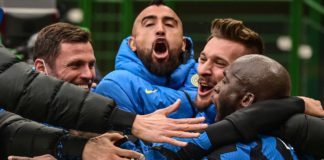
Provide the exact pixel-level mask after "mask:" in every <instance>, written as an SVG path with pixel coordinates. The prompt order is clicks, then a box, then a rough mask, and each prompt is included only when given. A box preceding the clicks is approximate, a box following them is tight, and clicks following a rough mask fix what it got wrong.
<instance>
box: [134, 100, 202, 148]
mask: <svg viewBox="0 0 324 160" xmlns="http://www.w3.org/2000/svg"><path fill="white" fill-rule="evenodd" d="M180 103H181V101H180V100H177V101H176V102H175V103H173V104H172V105H170V106H169V107H167V108H164V109H160V110H157V111H155V112H153V113H151V114H147V115H137V116H136V118H135V121H134V123H133V127H132V133H133V135H135V136H136V137H138V138H141V139H143V140H145V141H149V142H166V143H170V144H173V145H177V146H181V147H183V146H185V145H187V143H186V142H181V141H178V140H175V139H172V137H183V138H191V137H198V136H199V133H193V132H187V131H196V130H203V129H206V128H207V124H201V122H203V121H204V120H205V118H204V117H200V118H185V119H172V118H168V117H167V116H168V115H169V114H170V113H172V112H174V111H175V110H177V109H178V108H179V106H180Z"/></svg>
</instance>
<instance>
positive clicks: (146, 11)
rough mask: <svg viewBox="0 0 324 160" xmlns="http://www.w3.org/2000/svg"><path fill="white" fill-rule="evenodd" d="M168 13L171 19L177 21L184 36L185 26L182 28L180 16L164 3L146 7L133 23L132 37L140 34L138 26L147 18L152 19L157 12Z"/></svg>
mask: <svg viewBox="0 0 324 160" xmlns="http://www.w3.org/2000/svg"><path fill="white" fill-rule="evenodd" d="M157 9H158V10H160V11H163V12H166V13H168V14H169V15H168V16H169V17H170V18H172V19H175V20H176V21H177V23H178V24H179V26H180V29H181V30H180V33H181V34H182V35H183V26H182V22H181V20H180V18H179V16H178V15H177V14H176V13H175V12H174V11H173V10H172V9H171V8H170V7H168V6H166V5H164V4H163V3H161V4H159V3H158V4H151V5H150V6H148V7H146V8H145V9H143V10H142V11H141V12H140V14H139V15H138V16H137V17H136V19H135V21H134V23H133V28H132V36H135V35H136V33H137V32H138V26H140V25H141V23H142V21H143V20H145V18H146V17H148V18H150V17H152V15H153V16H154V15H155V14H157V13H156V12H160V11H157Z"/></svg>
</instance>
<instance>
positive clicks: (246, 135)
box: [173, 97, 304, 159]
mask: <svg viewBox="0 0 324 160" xmlns="http://www.w3.org/2000/svg"><path fill="white" fill-rule="evenodd" d="M303 112H304V102H303V101H302V100H301V99H299V98H296V97H289V98H285V99H280V100H268V101H263V102H258V103H254V104H253V105H252V106H250V107H246V108H244V109H241V110H238V111H236V112H234V113H233V114H231V115H229V116H227V117H226V118H225V119H224V120H222V121H220V122H217V123H214V124H212V125H210V126H208V128H207V129H206V133H207V136H206V134H205V133H203V134H201V135H200V136H199V137H198V138H194V140H193V141H191V142H189V143H188V145H187V146H185V147H183V148H181V149H180V150H178V151H177V154H173V155H176V156H175V157H176V158H175V159H201V158H202V157H203V156H206V155H207V154H209V153H210V152H211V151H213V150H214V149H217V148H219V147H221V146H224V145H228V144H232V143H236V142H239V141H245V142H248V141H250V140H253V139H254V138H256V137H257V133H258V132H265V131H270V130H273V129H275V128H278V127H279V126H280V125H281V124H282V123H284V122H285V121H286V120H287V119H288V118H289V117H291V116H292V115H293V114H296V113H303ZM192 142H198V143H192ZM192 153H195V154H192Z"/></svg>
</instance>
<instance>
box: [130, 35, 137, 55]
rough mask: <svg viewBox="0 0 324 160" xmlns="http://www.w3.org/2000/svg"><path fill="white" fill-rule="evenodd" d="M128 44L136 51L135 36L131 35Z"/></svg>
mask: <svg viewBox="0 0 324 160" xmlns="http://www.w3.org/2000/svg"><path fill="white" fill-rule="evenodd" d="M128 45H129V47H130V48H131V50H132V51H133V52H136V49H137V48H136V45H135V40H134V37H133V36H132V37H130V38H129V40H128Z"/></svg>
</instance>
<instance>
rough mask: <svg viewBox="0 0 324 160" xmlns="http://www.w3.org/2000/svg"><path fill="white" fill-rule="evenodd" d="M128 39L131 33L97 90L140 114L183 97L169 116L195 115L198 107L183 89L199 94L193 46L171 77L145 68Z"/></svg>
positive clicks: (191, 94) (192, 94) (184, 116)
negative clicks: (195, 106) (156, 73)
mask: <svg viewBox="0 0 324 160" xmlns="http://www.w3.org/2000/svg"><path fill="white" fill-rule="evenodd" d="M187 39H188V40H189V42H191V43H192V41H191V39H190V38H187ZM128 40H129V37H128V38H126V39H124V40H123V42H122V44H121V46H120V48H119V51H118V54H117V57H116V65H115V70H114V71H113V72H111V73H109V74H108V75H106V76H105V77H104V78H103V79H102V80H101V81H100V83H99V84H98V86H97V88H96V90H95V92H96V93H99V94H101V95H104V96H107V97H110V98H112V99H114V100H115V102H116V103H117V105H118V106H119V107H120V108H121V109H123V110H126V111H129V112H133V113H137V114H148V113H152V112H154V111H156V110H157V109H161V108H165V107H167V106H169V105H171V104H173V103H174V102H175V101H176V100H177V99H181V102H182V103H181V106H180V107H179V109H178V110H177V111H176V112H175V113H172V114H171V115H170V117H172V118H188V117H194V116H195V115H196V110H195V109H194V108H192V106H191V105H190V102H189V100H188V98H187V97H186V95H185V93H184V92H183V91H186V92H187V93H188V94H189V97H191V98H192V97H195V96H196V94H197V83H193V82H195V81H194V80H197V77H198V75H197V68H196V67H197V64H196V62H195V60H194V57H193V56H194V52H193V50H192V49H191V51H190V58H189V59H188V60H187V61H186V63H185V64H181V65H180V66H179V67H178V68H177V69H176V70H175V71H174V72H173V73H172V74H171V75H170V76H169V77H167V76H157V75H155V74H152V73H150V72H149V71H148V70H147V69H146V68H145V66H144V65H143V64H142V62H141V60H140V59H139V58H138V57H137V55H136V54H135V53H134V52H133V51H132V50H131V49H130V47H129V45H128ZM191 46H192V45H191Z"/></svg>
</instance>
